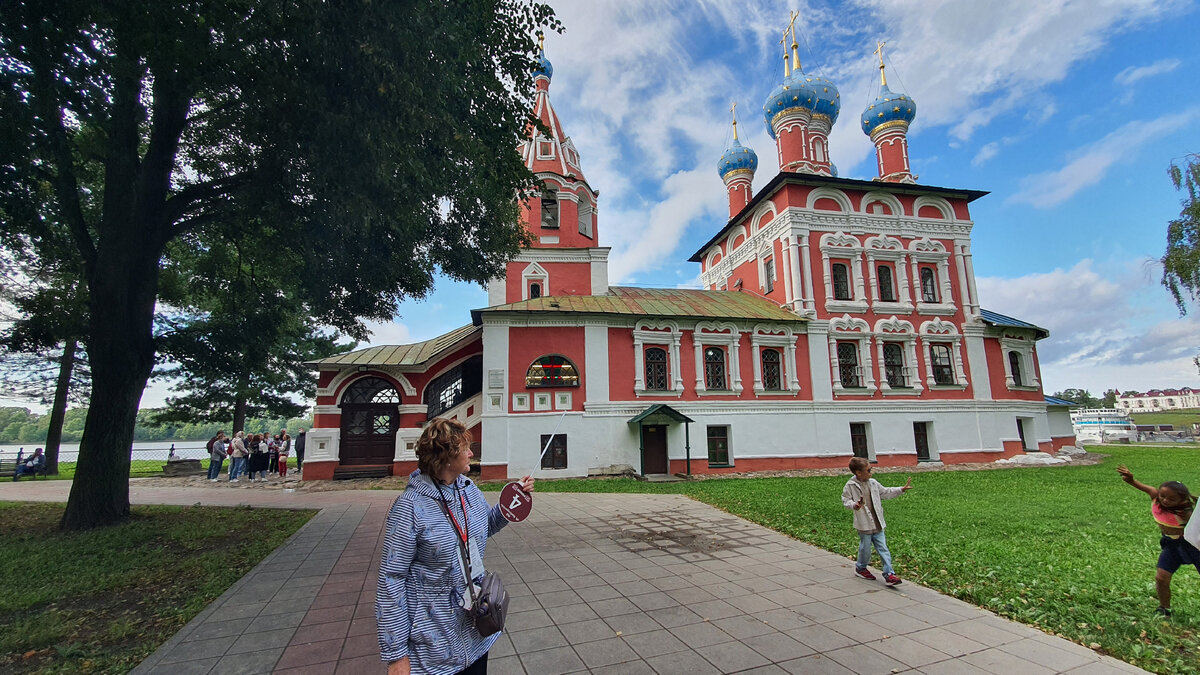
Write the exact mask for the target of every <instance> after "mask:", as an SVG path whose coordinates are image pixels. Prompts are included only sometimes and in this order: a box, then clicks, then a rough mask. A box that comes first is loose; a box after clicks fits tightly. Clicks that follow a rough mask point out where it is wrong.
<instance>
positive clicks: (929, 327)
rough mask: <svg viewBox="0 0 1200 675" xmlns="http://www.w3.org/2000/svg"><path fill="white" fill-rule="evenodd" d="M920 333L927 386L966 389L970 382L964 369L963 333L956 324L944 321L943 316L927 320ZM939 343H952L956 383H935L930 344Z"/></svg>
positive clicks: (931, 388) (942, 388) (943, 388)
mask: <svg viewBox="0 0 1200 675" xmlns="http://www.w3.org/2000/svg"><path fill="white" fill-rule="evenodd" d="M920 334H921V353H922V355H923V357H924V361H925V386H926V387H928V388H929V389H930V390H935V389H937V390H948V389H960V390H961V389H966V388H967V385H968V383H967V373H966V371H965V370H964V369H963V359H962V335H960V334H959V333H958V329H957V328H956V327H955V326H954V324H952V323H950V322H949V321H943V320H942V319H941V318H937V319H934V320H933V321H926V322H925V323H923V324H921V330H920ZM939 343H940V344H946V343H948V344H949V345H950V356H951V359H952V360H953V366H954V376H955V383H954V384H934V380H933V362H932V360H931V359H930V358H929V345H931V344H939Z"/></svg>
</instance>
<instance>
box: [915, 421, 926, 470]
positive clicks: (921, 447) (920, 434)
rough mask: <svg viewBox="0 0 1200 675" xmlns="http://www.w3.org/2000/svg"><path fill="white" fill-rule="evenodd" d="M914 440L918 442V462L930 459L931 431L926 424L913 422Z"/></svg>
mask: <svg viewBox="0 0 1200 675" xmlns="http://www.w3.org/2000/svg"><path fill="white" fill-rule="evenodd" d="M913 438H914V439H915V440H916V442H917V461H919V462H920V461H926V460H928V459H929V431H928V429H927V428H926V427H925V423H924V422H913Z"/></svg>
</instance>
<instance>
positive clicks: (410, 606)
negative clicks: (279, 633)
mask: <svg viewBox="0 0 1200 675" xmlns="http://www.w3.org/2000/svg"><path fill="white" fill-rule="evenodd" d="M456 490H457V492H456ZM442 491H443V492H444V493H445V494H446V497H447V503H448V505H449V507H450V512H451V513H453V514H454V517H455V518H456V519H457V520H458V523H459V526H462V522H463V513H462V505H461V502H460V501H459V499H458V496H457V495H458V494H461V495H462V496H463V497H464V498H465V499H466V503H467V514H466V516H467V520H468V531H469V534H470V536H471V538H472V539H473V540H474V541H475V545H476V546H477V547H478V548H479V557H480V559H482V558H483V553H484V547H485V546H486V544H487V538H488V537H490V536H492V535H493V534H495V533H496V532H499V531H500V529H501V528H503V527H504V526H505V525H507V524H508V521H507V520H505V519H504V516H502V515H500V509H499V507H491V508H489V507H488V503H487V501H485V500H484V498H483V493H482V492H480V491H479V488H478V487H477V486H476V485H475V484H474V483H472V482H471V481H470V480H468V479H467V478H466V477H465V476H459V477H458V479H457V481H455V484H454V485H453V486H443V487H442ZM440 500H441V496H440V495H439V494H438V489H437V487H436V486H435V485H434V484H433V482H432V481H431V480H430V479H429V477H428V476H425V475H422V474H421V472H420V471H414V472H413V473H412V475H410V476H409V477H408V487H407V488H406V489H405V490H404V493H403V494H401V495H400V496H399V497H397V498H396V501H395V503H393V504H392V509H391V511H390V512H388V518H387V535H386V537H385V539H384V544H383V559H382V560H381V561H380V564H379V589H378V591H377V592H376V595H375V622H376V625H377V627H378V631H379V655H380V657H381V658H382V659H383V660H384V661H395V660H397V659H401V658H404V657H405V656H407V657H409V659H410V664H411V667H412V672H413V673H431V674H432V675H449V674H451V673H457V672H458V671H460V670H463V669H464V668H466V667H467V666H469V665H471V664H472V663H474V662H475V661H476V660H477V659H479V658H480V657H481V656H483V655H484V654H486V653H487V651H488V650H489V649H491V648H492V643H494V642H495V641H496V638H498V637H499V636H500V634H499V633H496V634H494V635H490V636H488V637H486V638H485V637H482V636H481V635H479V631H477V630H475V626H474V625H473V624H472V623H471V620H470V617H468V616H467V613H466V612H465V611H463V609H462V606H461V605H460V604H459V600H460V598H461V597H462V594H463V593H465V592H466V590H467V588H466V583H465V582H464V581H463V573H462V562H461V560H462V558H461V556H460V555H459V548H458V535H457V534H456V533H455V530H454V526H453V525H451V524H450V521H449V520H447V518H446V514H445V512H443V511H442V507H441V505H440V504H439V503H438V502H439V501H440Z"/></svg>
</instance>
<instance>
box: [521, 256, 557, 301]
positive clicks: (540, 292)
mask: <svg viewBox="0 0 1200 675" xmlns="http://www.w3.org/2000/svg"><path fill="white" fill-rule="evenodd" d="M521 284H522V286H521V299H522V300H529V299H531V298H540V297H542V296H545V295H550V274H549V273H548V272H546V268H544V267H542V266H541V265H539V264H537V263H529V265H528V266H527V267H526V268H525V269H524V270H522V271H521ZM535 289H536V293H537V294H536V295H534V293H535Z"/></svg>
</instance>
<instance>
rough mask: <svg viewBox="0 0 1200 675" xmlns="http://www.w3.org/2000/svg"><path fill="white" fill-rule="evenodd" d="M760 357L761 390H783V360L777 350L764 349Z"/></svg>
mask: <svg viewBox="0 0 1200 675" xmlns="http://www.w3.org/2000/svg"><path fill="white" fill-rule="evenodd" d="M760 353H761V356H762V388H763V389H764V390H765V391H781V390H783V358H782V357H781V356H780V354H779V350H778V349H764V350H762V351H761V352H760Z"/></svg>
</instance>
